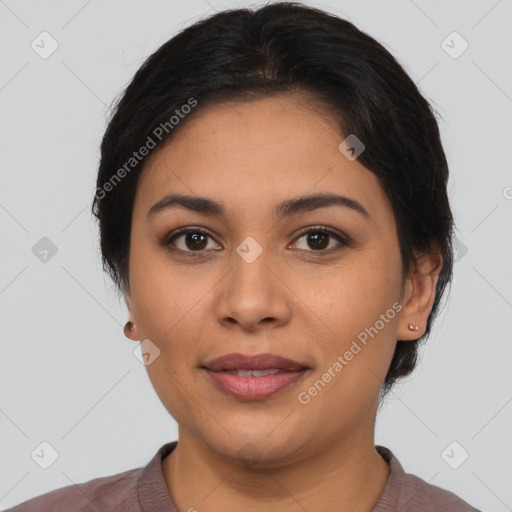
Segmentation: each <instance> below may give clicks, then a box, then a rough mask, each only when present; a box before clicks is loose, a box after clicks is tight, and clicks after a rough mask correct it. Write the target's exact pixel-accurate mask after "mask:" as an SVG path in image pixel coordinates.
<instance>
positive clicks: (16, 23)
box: [0, 0, 512, 512]
mask: <svg viewBox="0 0 512 512" xmlns="http://www.w3.org/2000/svg"><path fill="white" fill-rule="evenodd" d="M247 5H250V4H248V3H246V2H239V3H233V2H229V3H228V2H221V1H214V0H208V1H205V0H190V1H188V2H186V3H184V4H182V3H181V2H180V3H170V2H165V1H159V0H151V1H144V2H143V1H137V0H125V1H123V2H121V1H110V2H100V1H99V0H92V1H91V0H89V1H84V0H73V1H67V2H57V1H46V2H36V1H28V0H25V1H23V0H5V1H1V0H0V20H1V21H0V23H1V26H0V38H1V39H0V43H1V45H0V48H1V49H2V50H1V51H2V68H1V76H0V104H1V111H2V116H1V122H0V130H1V133H0V137H1V140H2V151H1V153H0V159H1V173H2V174H1V175H2V182H1V183H2V186H1V187H0V222H1V233H2V242H1V248H2V250H1V275H0V314H1V325H2V334H1V336H2V356H1V358H0V393H1V394H0V433H1V435H0V453H1V455H0V460H1V464H0V507H2V508H7V507H10V506H13V505H15V504H17V503H19V502H21V501H24V500H26V499H28V498H30V497H33V496H35V495H39V494H41V493H43V492H47V491H49V490H52V489H55V488H58V487H62V486H65V485H70V484H72V483H78V482H83V481H86V480H89V479H92V478H96V477H100V476H106V475H110V474H114V473H117V472H121V471H126V470H128V469H131V468H135V467H141V466H143V465H145V464H146V463H147V462H148V461H149V459H150V458H151V457H152V456H153V455H154V453H155V452H156V450H157V449H158V448H159V447H160V445H162V444H163V443H165V442H168V441H172V440H174V439H176V438H177V429H176V424H175V422H174V420H173V419H172V418H171V417H170V416H169V415H168V413H167V412H166V410H165V409H164V407H163V406H162V405H161V403H160V401H159V399H158V397H157V396H156V394H155V393H154V391H153V389H152V386H151V384H150V382H149V380H148V378H147V375H146V370H145V367H144V366H143V365H142V364H141V363H140V362H139V360H138V359H137V358H136V357H135V356H134V353H133V351H134V350H136V349H137V348H138V345H137V343H136V342H133V341H131V340H128V339H126V338H125V337H124V335H123V331H122V326H123V325H124V322H125V321H126V320H127V314H126V309H125V306H124V303H123V302H121V303H120V302H119V301H118V300H117V298H116V295H115V294H114V292H113V288H112V286H111V284H110V282H109V281H108V279H107V278H106V277H105V276H104V275H103V273H102V270H101V265H100V259H99V250H98V244H97V230H96V225H95V223H94V222H93V220H92V218H91V215H90V202H91V200H92V197H93V193H94V187H95V175H96V170H97V164H98V155H99V152H98V145H99V142H100V140H101V136H102V133H103V131H104V129H105V126H106V115H107V113H108V107H109V105H110V104H111V102H112V100H113V99H114V98H115V96H116V95H117V94H118V93H119V92H120V91H121V90H122V88H124V86H125V85H126V84H127V83H128V82H129V80H130V79H131V77H132V76H133V74H134V72H135V71H136V69H137V68H138V67H139V66H140V64H141V63H142V62H143V60H144V58H145V57H147V56H148V55H149V54H150V53H152V52H153V51H154V50H156V49H157V48H158V47H159V46H160V45H161V44H162V43H163V42H165V41H166V40H167V39H168V38H170V37H171V36H172V35H174V34H175V33H176V32H177V31H178V30H180V29H182V28H184V27H186V26H187V25H189V24H190V23H192V22H193V21H195V20H197V19H198V18H200V17H203V16H204V15H207V14H211V13H213V12H214V11H216V10H221V9H222V8H226V7H231V6H247ZM252 5H260V4H252ZM311 5H315V6H318V7H321V8H324V9H326V10H329V11H331V12H333V13H335V14H338V15H340V16H343V17H346V18H347V19H348V20H350V21H352V22H354V23H355V24H356V25H357V26H358V27H359V28H361V29H362V30H364V31H366V32H368V33H369V34H370V35H372V36H373V37H375V38H376V39H378V40H379V41H380V42H382V43H383V44H384V45H385V46H386V47H387V48H388V49H389V50H390V51H391V52H392V53H393V54H394V55H395V56H396V57H397V58H398V60H399V61H400V62H401V63H402V64H403V65H404V66H405V68H406V70H407V71H408V72H409V73H410V75H411V76H412V78H413V79H414V80H415V81H416V82H417V83H418V84H419V87H420V89H421V91H422V93H423V94H424V95H425V96H426V97H427V98H428V99H429V100H430V101H431V102H432V103H433V105H434V107H435V108H436V109H437V111H438V112H439V114H440V116H441V118H440V127H441V130H442V134H443V141H444V144H445V148H446V153H447V157H448V159H449V164H450V167H451V178H450V197H451V200H452V205H453V210H454V214H455V218H456V222H457V227H458V231H457V237H458V239H459V249H458V255H457V263H456V266H455V279H454V284H453V287H452V291H451V296H450V300H449V303H448V305H447V307H446V308H445V309H444V311H443V313H442V315H441V317H440V318H439V320H438V323H437V325H436V328H435V330H434V333H433V335H432V337H431V339H430V340H429V342H428V344H427V346H426V347H425V349H424V350H423V352H422V360H421V363H420V365H419V367H418V368H417V370H416V371H415V373H414V374H413V376H412V377H410V378H409V379H407V380H406V381H405V382H404V383H403V384H401V385H399V386H397V387H396V388H395V389H394V390H393V392H392V393H391V397H390V399H389V401H388V402H387V403H386V405H385V407H384V409H383V410H382V411H381V412H380V414H379V416H378V420H377V431H376V443H377V444H383V445H384V446H388V447H389V448H391V449H392V450H393V451H394V453H395V454H396V455H397V457H398V458H399V460H400V462H401V463H402V465H403V466H404V468H405V469H406V471H408V472H411V473H414V474H416V475H418V476H420V477H421V478H423V479H425V480H426V481H428V482H430V483H431V484H434V485H438V486H441V487H444V488H448V489H450V490H451V491H453V492H455V493H456V494H458V495H459V496H461V497H462V498H464V499H465V500H466V501H468V502H470V503H471V504H472V505H474V506H475V507H477V508H479V509H481V510H486V511H491V510H492V511H494V512H502V511H507V510H512V486H511V485H510V484H511V477H512V436H511V435H510V432H511V431H512V428H511V426H512V425H511V424H512V403H511V402H512V386H511V377H510V375H511V373H510V361H511V359H512V337H511V334H510V318H511V307H512V271H511V267H510V261H512V258H511V237H510V221H511V217H512V173H511V169H510V146H511V140H510V139H511V135H512V130H511V128H510V121H511V115H512V98H511V97H512V73H511V62H512V55H511V53H512V44H511V39H512V36H511V31H510V27H511V26H512V23H511V21H512V1H511V0H500V1H496V0H485V1H483V0H482V1H472V2H468V1H463V0H458V1H450V2H447V1H445V0H438V1H429V2H427V1H426V0H415V1H412V0H396V1H386V2H378V1H376V0H372V1H370V0H367V1H361V0H357V1H356V0H354V1H339V2H334V1H322V2H316V3H311ZM43 31H47V32H49V33H50V34H51V36H52V37H53V38H54V39H55V40H56V41H57V43H58V45H59V46H58V48H57V50H56V51H55V52H54V53H53V54H52V55H50V56H49V57H48V58H46V59H43V58H42V57H41V56H40V55H39V54H38V53H36V51H34V50H33V49H32V47H31V43H32V41H34V40H35V44H36V43H37V44H39V46H42V45H43V43H41V42H40V41H41V38H40V37H39V34H40V33H41V32H43ZM453 31H457V32H458V33H459V34H460V35H461V36H462V37H463V38H464V40H466V41H467V43H468V44H469V47H468V48H467V50H466V51H465V52H463V53H462V54H461V55H458V56H457V58H453V56H450V55H449V54H448V53H447V52H446V51H445V49H443V47H442V42H443V41H444V40H446V38H447V37H448V36H450V34H451V33H452V32H453ZM454 37H455V39H454ZM38 41H39V42H38ZM447 44H448V45H449V46H451V49H449V51H451V52H452V54H453V53H454V52H455V53H459V51H460V50H461V49H462V48H463V47H462V45H461V40H459V39H457V36H450V37H449V38H448V39H447V43H445V48H446V45H447ZM44 45H45V48H46V49H48V48H50V46H49V40H46V42H45V43H44ZM43 237H47V238H48V239H49V240H51V242H52V243H53V244H54V245H55V246H56V248H57V252H56V254H55V255H53V256H52V253H51V252H49V253H48V255H47V257H46V258H47V261H46V262H43V261H41V260H40V258H41V257H42V256H41V253H39V257H36V254H34V252H33V250H32V248H33V247H34V246H35V245H36V244H37V243H38V242H39V240H40V239H41V238H43ZM39 243H42V244H44V243H47V242H39ZM38 247H39V246H36V248H38ZM39 250H41V249H40V248H39ZM35 252H36V253H37V251H35ZM43 441H46V442H48V443H50V445H51V446H52V447H53V448H54V449H55V450H56V451H57V452H58V458H57V460H56V461H55V462H54V463H53V464H52V465H51V466H50V467H49V468H48V469H42V468H41V467H40V466H39V465H38V464H36V462H35V461H34V460H33V458H32V457H31V453H32V452H34V450H36V452H37V450H39V452H40V453H43V452H44V453H45V454H46V455H45V456H47V455H48V453H49V451H48V450H46V451H44V449H43V452H41V451H40V450H41V447H40V443H41V442H43ZM454 441H455V442H456V443H458V444H457V445H454V446H455V448H454V449H453V451H451V449H448V452H445V449H446V447H447V446H449V445H450V444H451V443H452V442H454ZM43 448H44V445H43ZM452 448H453V445H452ZM462 450H465V451H467V452H468V454H469V457H468V458H467V460H465V461H464V463H462V464H461V465H460V466H459V467H458V468H457V469H453V468H452V467H450V466H449V465H448V464H447V462H446V460H448V459H447V456H446V453H449V456H450V460H451V461H454V460H455V461H457V460H459V461H460V459H461V456H462V455H463V454H464V452H463V451H462ZM443 453H444V454H445V455H444V456H443V455H442V454H443ZM453 464H454V463H453V462H452V465H453Z"/></svg>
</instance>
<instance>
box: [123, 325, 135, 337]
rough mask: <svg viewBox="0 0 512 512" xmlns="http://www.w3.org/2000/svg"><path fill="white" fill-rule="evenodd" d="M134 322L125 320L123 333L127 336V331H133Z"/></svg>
mask: <svg viewBox="0 0 512 512" xmlns="http://www.w3.org/2000/svg"><path fill="white" fill-rule="evenodd" d="M134 326H135V325H134V323H133V322H132V321H129V322H126V324H125V325H124V335H125V336H126V337H127V338H129V337H130V336H129V335H128V333H131V332H132V331H133V328H134Z"/></svg>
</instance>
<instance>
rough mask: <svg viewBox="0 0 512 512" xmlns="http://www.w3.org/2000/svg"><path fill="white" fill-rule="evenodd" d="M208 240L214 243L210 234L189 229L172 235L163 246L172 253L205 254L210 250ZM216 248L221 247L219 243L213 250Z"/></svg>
mask: <svg viewBox="0 0 512 512" xmlns="http://www.w3.org/2000/svg"><path fill="white" fill-rule="evenodd" d="M208 239H211V240H212V241H213V238H212V236H211V235H210V234H209V233H208V232H206V231H204V230H202V229H197V228H187V229H183V230H181V231H178V232H177V233H174V234H172V235H171V236H170V237H166V239H165V240H164V241H163V242H162V245H164V247H166V248H167V249H169V250H171V251H183V252H199V253H201V252H205V250H206V249H207V248H208V242H209V240H208ZM215 246H218V247H220V246H219V245H218V244H217V243H214V244H213V248H215Z"/></svg>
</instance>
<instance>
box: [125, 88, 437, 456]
mask: <svg viewBox="0 0 512 512" xmlns="http://www.w3.org/2000/svg"><path fill="white" fill-rule="evenodd" d="M200 107H201V105H200V102H199V105H198V108H200ZM189 121H190V122H188V123H187V124H185V125H183V126H182V127H180V128H181V129H180V131H177V132H176V135H175V138H173V139H172V141H170V143H169V144H167V145H166V146H164V147H163V148H161V149H160V150H159V151H158V152H155V154H154V155H152V157H151V158H150V159H149V160H148V161H147V164H146V167H145V169H144V172H143V173H142V175H141V178H140V181H139V184H138V188H137V193H136V199H135V204H134V209H133V222H132V232H131V246H130V261H129V268H130V272H129V285H130V289H129V292H128V293H127V300H128V305H129V309H130V314H131V319H132V320H133V321H134V322H135V324H136V332H137V334H136V339H140V340H141V341H142V340H150V342H147V341H146V342H145V345H143V352H146V351H147V352H149V356H147V357H149V359H148V363H149V364H148V365H147V371H148V374H149V378H150V380H151V382H152V384H153V386H154V388H155V390H156V393H157V394H158V396H159V398H160V400H161V401H162V403H163V404H164V406H165V407H166V409H167V410H168V411H169V413H170V414H171V415H172V416H173V417H174V418H175V420H176V421H177V423H178V425H179V429H180V441H181V439H182V438H183V439H184V438H185V436H186V437H187V438H188V439H190V440H193V442H194V443H196V444H197V445H201V446H202V447H203V448H205V449H211V450H213V451H215V452H216V453H217V454H221V455H225V456H227V457H233V458H239V459H241V458H245V457H249V458H250V457H252V458H253V459H260V460H261V461H262V463H263V462H266V463H272V462H273V463H275V464H284V463H287V462H290V461H293V460H298V459H300V458H304V457H306V456H308V455H310V454H312V453H316V452H318V451H320V450H323V449H330V448H332V447H333V446H334V445H335V444H338V445H339V443H350V446H357V445H358V443H366V442H368V440H370V441H369V442H373V429H374V421H375V414H376V409H377V403H378V396H379V390H380V388H381V385H382V383H383V380H384V377H385V375H386V371H387V369H388V367H389V365H390V362H391V357H392V355H393V350H394V347H395V343H396V340H397V339H416V338H418V337H419V336H421V334H422V332H423V331H422V330H420V331H416V332H415V333H413V334H411V333H410V332H409V331H408V330H407V328H406V326H407V322H410V321H411V320H412V323H416V324H418V323H420V322H421V319H422V318H426V315H428V312H425V313H424V314H423V313H422V315H423V316H422V318H420V316H419V313H417V312H416V309H417V308H416V309H415V307H413V306H410V305H409V307H408V308H405V307H404V308H403V309H402V310H401V311H400V309H401V308H402V305H401V304H400V302H399V301H400V300H401V293H402V276H401V264H402V262H401V257H400V251H399V245H398V238H397V230H396V224H395V220H394V216H393V212H392V207H391V204H390V202H389V200H388V198H387V196H386V194H385V192H384V190H383V188H382V187H381V185H380V184H379V181H378V179H377V177H376V176H375V175H374V174H373V173H371V172H370V171H368V170H367V169H366V168H365V167H363V166H362V164H360V163H359V162H358V160H357V159H355V160H353V159H349V158H347V156H345V154H344V153H343V152H341V151H340V149H339V145H340V143H341V142H342V140H343V137H341V136H340V134H339V133H338V132H337V131H336V129H335V127H334V125H333V124H332V121H329V120H328V119H326V118H325V116H322V115H320V114H319V113H318V112H317V111H314V110H313V109H310V108H308V105H307V104H306V103H305V101H304V100H302V99H301V98H300V97H298V96H293V97H292V96H288V97H284V96H276V97H273V98H265V99H261V100H257V101H253V102H248V103H229V104H227V103H225V104H222V105H217V106H210V107H207V108H204V109H203V110H202V111H201V112H197V117H196V118H194V119H192V118H191V119H190V120H189ZM363 142H364V143H365V144H366V145H368V144H371V141H363ZM171 194H172V195H182V196H190V197H191V198H193V199H194V200H197V199H198V198H206V199H208V200H209V201H214V202H215V203H217V204H218V205H219V207H220V208H219V209H222V214H220V213H218V212H214V211H213V209H211V210H209V211H202V212H200V211H193V209H190V208H187V207H185V206H183V205H182V206H178V205H176V204H174V205H167V207H163V208H155V209H154V210H153V211H152V213H149V212H150V211H151V209H152V207H153V206H154V205H155V204H157V203H159V202H161V201H162V200H164V199H165V198H166V196H169V195H171ZM319 194H324V195H325V194H329V195H336V196H343V197H345V198H348V199H349V200H350V201H352V202H353V203H352V205H353V206H352V207H351V206H349V205H347V204H348V203H347V201H345V203H343V201H340V202H338V203H331V204H330V205H328V206H326V205H325V204H324V205H323V206H321V207H318V205H319V204H320V202H318V201H317V202H315V201H310V202H307V201H304V202H301V203H299V207H296V208H293V207H290V205H293V202H294V201H297V200H298V199H300V198H306V197H310V196H316V195H319ZM184 204H188V205H189V206H191V205H192V200H191V201H189V202H188V203H186V202H185V203H184ZM282 205H285V207H283V206H282ZM354 205H356V206H355V207H354ZM357 205H360V206H357ZM286 206H288V207H286ZM275 212H280V213H281V215H279V216H278V215H276V213H275ZM364 212H366V213H364ZM182 228H189V229H190V230H191V231H192V233H189V234H186V233H185V234H180V235H177V236H174V235H175V234H176V232H177V231H178V230H180V229H182ZM322 230H324V231H325V230H327V231H328V232H324V231H322ZM337 235H339V236H340V238H339V239H338V238H337ZM343 240H344V241H343ZM164 242H166V243H167V244H168V245H167V246H165V244H164ZM407 283H408V281H406V282H405V288H404V292H406V293H405V295H404V299H402V300H405V298H407V297H408V296H409V293H408V289H409V288H408V284H407ZM411 290H412V288H411ZM415 314H416V317H414V315H415ZM421 329H423V326H422V327H421ZM363 340H365V342H363ZM356 347H359V350H358V349H357V348H356ZM157 349H158V350H159V351H160V352H159V355H158V356H157V357H155V356H156V355H157V354H158V350H157ZM233 353H236V354H243V355H246V356H255V355H258V354H273V355H276V356H281V357H285V358H287V359H290V360H293V361H295V362H297V363H298V364H299V366H300V367H301V368H306V370H303V371H302V372H298V371H294V372H292V371H291V370H292V369H291V368H288V369H287V370H284V371H283V368H281V371H280V372H279V374H276V375H275V376H262V377H256V376H252V374H251V376H248V377H245V376H236V375H231V374H228V372H226V371H223V372H220V370H219V368H217V373H216V374H215V372H214V371H213V370H207V369H206V367H207V366H208V362H209V361H211V360H213V359H215V358H218V357H220V356H223V355H228V354H233ZM267 362H268V360H267ZM233 364H235V367H237V366H236V365H237V364H238V363H237V362H236V361H235V362H234V363H233ZM225 366H229V365H225ZM269 366H271V367H272V366H277V368H276V369H279V366H278V363H277V362H272V361H270V362H268V364H267V365H266V367H267V368H268V367H269ZM220 373H222V374H223V375H219V374H220ZM215 375H217V378H219V377H220V378H219V380H221V381H222V382H224V386H225V387H224V388H222V387H220V386H219V385H217V380H218V379H217V378H215ZM244 379H245V380H244ZM258 379H262V380H260V381H258ZM283 386H284V387H283ZM226 389H228V390H231V392H229V391H226Z"/></svg>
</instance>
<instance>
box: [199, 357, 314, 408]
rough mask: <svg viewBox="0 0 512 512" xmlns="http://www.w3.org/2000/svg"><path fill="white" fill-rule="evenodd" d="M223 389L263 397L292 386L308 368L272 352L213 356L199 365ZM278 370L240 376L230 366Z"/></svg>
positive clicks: (241, 395)
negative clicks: (269, 372)
mask: <svg viewBox="0 0 512 512" xmlns="http://www.w3.org/2000/svg"><path fill="white" fill-rule="evenodd" d="M201 368H202V369H203V370H204V371H205V372H206V373H207V374H208V375H209V377H210V379H211V380H212V381H213V383H214V384H215V385H216V386H217V388H218V389H219V390H221V391H223V392H224V393H226V394H228V395H230V396H234V397H235V398H238V399H240V400H264V399H266V398H269V397H271V396H274V395H276V394H277V393H279V392H281V391H284V390H285V389H287V388H289V387H292V386H293V385H295V384H297V382H298V381H299V380H301V379H302V377H303V375H304V374H305V373H307V372H308V371H309V370H310V368H309V367H307V366H305V365H303V364H301V363H298V362H297V361H293V360H292V359H288V358H285V357H281V356H277V355H274V354H269V353H265V354H256V355H254V356H248V355H244V354H238V353H236V354H226V355H224V356H221V357H218V358H216V359H212V360H211V361H209V362H208V363H206V364H205V365H204V366H202V367H201ZM269 369H277V370H279V372H278V373H275V374H273V375H266V376H263V377H253V376H248V377H239V376H238V375H233V374H232V373H229V371H233V370H269Z"/></svg>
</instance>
